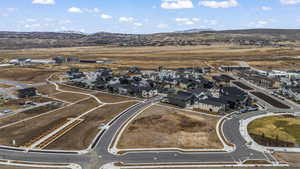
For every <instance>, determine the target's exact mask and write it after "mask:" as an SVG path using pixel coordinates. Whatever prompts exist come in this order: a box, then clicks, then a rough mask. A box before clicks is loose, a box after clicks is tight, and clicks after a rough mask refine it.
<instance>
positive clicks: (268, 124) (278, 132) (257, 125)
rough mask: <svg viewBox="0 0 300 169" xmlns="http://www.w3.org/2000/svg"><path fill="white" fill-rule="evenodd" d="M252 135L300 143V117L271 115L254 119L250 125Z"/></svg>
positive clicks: (249, 129)
mask: <svg viewBox="0 0 300 169" xmlns="http://www.w3.org/2000/svg"><path fill="white" fill-rule="evenodd" d="M248 131H249V133H250V134H252V135H257V136H261V137H262V136H263V137H264V138H267V139H271V140H278V141H282V142H288V143H292V144H297V145H299V144H300V118H296V117H288V116H271V117H265V118H261V119H257V120H254V121H253V122H251V123H250V124H249V126H248Z"/></svg>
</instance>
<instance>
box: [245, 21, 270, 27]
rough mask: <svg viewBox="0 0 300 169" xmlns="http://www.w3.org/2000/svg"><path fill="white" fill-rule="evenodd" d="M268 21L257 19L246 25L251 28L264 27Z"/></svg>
mask: <svg viewBox="0 0 300 169" xmlns="http://www.w3.org/2000/svg"><path fill="white" fill-rule="evenodd" d="M269 23H270V22H269V21H267V20H258V21H255V22H250V23H249V24H248V27H252V28H265V27H266V26H268V25H269Z"/></svg>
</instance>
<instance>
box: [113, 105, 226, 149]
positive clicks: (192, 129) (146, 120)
mask: <svg viewBox="0 0 300 169" xmlns="http://www.w3.org/2000/svg"><path fill="white" fill-rule="evenodd" d="M218 120H219V119H218V118H214V117H208V116H205V115H199V114H191V113H190V112H185V111H184V110H178V109H174V108H169V107H164V106H159V105H155V106H152V107H150V108H148V109H147V110H145V111H144V112H143V113H142V114H140V115H139V116H138V117H136V118H135V119H134V120H133V121H132V122H131V123H130V124H129V125H128V126H127V128H126V129H125V131H124V133H122V136H121V138H120V140H119V142H118V145H117V146H118V148H120V149H130V148H183V149H222V148H223V145H222V143H221V141H220V140H219V138H218V136H217V133H216V124H217V122H218Z"/></svg>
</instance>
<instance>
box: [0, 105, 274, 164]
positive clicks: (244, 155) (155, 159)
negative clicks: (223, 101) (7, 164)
mask: <svg viewBox="0 0 300 169" xmlns="http://www.w3.org/2000/svg"><path fill="white" fill-rule="evenodd" d="M155 101H156V100H154V101H152V100H148V101H145V102H142V103H138V104H136V105H135V106H133V107H131V108H130V109H128V110H127V111H125V112H123V113H122V114H121V115H120V116H119V117H118V118H117V119H116V120H115V121H114V122H113V123H112V124H110V127H109V128H108V129H107V130H106V131H104V132H103V134H102V135H101V137H99V140H98V142H97V144H96V146H95V147H94V149H93V151H92V152H91V153H88V154H84V155H77V154H64V153H33V152H17V151H10V150H3V149H0V158H2V159H9V160H21V161H31V162H53V163H76V164H80V165H81V166H82V167H83V168H84V169H99V168H100V166H102V165H104V164H106V163H111V162H123V163H126V164H138V163H151V164H155V163H157V164H158V163H199V162H208V163H222V162H240V161H244V160H247V159H262V160H263V159H266V160H269V159H272V157H271V155H269V154H264V153H262V152H257V151H254V150H251V149H249V148H248V147H247V146H246V142H245V140H244V139H243V137H242V136H241V134H240V131H239V125H240V124H239V120H240V119H243V118H248V117H247V116H256V115H257V114H261V113H262V112H256V113H251V114H247V116H246V115H239V116H238V117H232V118H230V119H227V120H225V121H224V124H223V133H224V135H225V137H226V139H227V140H228V141H229V142H231V143H233V144H235V145H236V149H235V151H233V152H203V153H183V152H176V151H166V152H157V151H156V152H130V153H127V154H124V155H113V154H111V153H109V152H108V149H109V147H110V144H111V140H113V139H114V137H115V133H117V131H118V130H119V129H120V128H121V127H122V126H123V125H124V124H125V123H126V122H127V121H128V120H129V119H130V118H132V117H133V116H134V115H135V114H136V113H138V112H139V111H141V110H142V109H143V108H145V107H147V106H149V105H151V104H152V103H153V102H155Z"/></svg>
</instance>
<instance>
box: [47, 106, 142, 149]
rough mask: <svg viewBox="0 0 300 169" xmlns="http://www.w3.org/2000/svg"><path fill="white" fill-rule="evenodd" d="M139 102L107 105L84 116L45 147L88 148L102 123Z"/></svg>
mask: <svg viewBox="0 0 300 169" xmlns="http://www.w3.org/2000/svg"><path fill="white" fill-rule="evenodd" d="M136 103H137V102H129V103H122V104H117V105H105V106H103V107H100V108H98V109H96V110H94V111H93V112H91V113H89V114H87V115H86V116H84V117H82V119H84V121H83V122H82V123H80V124H79V125H78V126H76V127H75V128H73V129H72V130H71V131H69V132H67V133H66V134H64V135H63V136H62V137H60V138H59V139H57V140H56V141H54V142H53V143H51V144H50V145H48V146H47V147H46V148H45V149H55V150H83V149H86V148H88V146H89V145H90V144H91V143H92V141H93V139H94V138H95V137H96V135H97V134H98V133H99V131H100V128H99V127H100V125H101V124H107V123H108V122H109V121H110V120H112V119H113V118H114V117H116V116H117V115H118V114H119V113H121V112H123V111H124V110H125V109H127V108H129V107H130V106H132V105H134V104H136Z"/></svg>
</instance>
